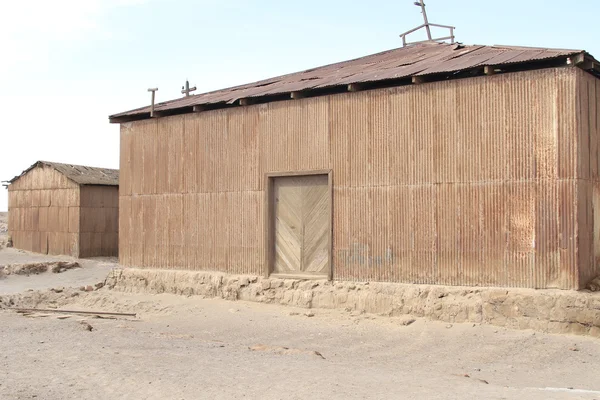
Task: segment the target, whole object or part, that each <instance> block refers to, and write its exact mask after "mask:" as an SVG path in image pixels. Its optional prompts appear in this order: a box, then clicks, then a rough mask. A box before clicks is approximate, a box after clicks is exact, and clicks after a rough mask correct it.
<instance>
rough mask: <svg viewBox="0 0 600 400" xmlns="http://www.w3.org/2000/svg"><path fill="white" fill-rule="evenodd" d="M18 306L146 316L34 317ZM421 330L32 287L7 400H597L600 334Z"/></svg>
mask: <svg viewBox="0 0 600 400" xmlns="http://www.w3.org/2000/svg"><path fill="white" fill-rule="evenodd" d="M7 256H10V257H13V256H15V255H14V254H12V253H6V252H4V251H3V252H0V264H1V263H2V259H3V257H7ZM93 263H97V264H100V263H98V262H96V261H90V265H88V267H89V268H90V269H93V268H94V265H93ZM88 267H86V268H88ZM86 268H83V269H86ZM75 272H76V271H66V272H64V273H62V274H58V275H59V276H60V277H61V279H62V281H61V285H62V286H68V284H69V279H70V278H71V277H72V278H73V283H74V285H72V286H79V284H80V283H81V282H83V280H79V279H78V278H75V275H73V274H74V273H75ZM103 273H104V272H103ZM22 278H23V277H14V276H12V275H11V276H9V277H7V278H6V279H4V281H2V283H1V285H5V286H4V287H5V288H6V287H10V286H12V284H13V282H17V283H18V282H20V280H21V279H22ZM48 279H54V276H51V275H50V274H41V275H36V276H30V277H28V278H27V280H28V282H29V286H30V287H33V286H36V287H50V286H52V285H51V284H50V282H48ZM96 280H97V276H90V277H89V282H87V283H89V284H93V283H95V282H96ZM18 286H19V287H23V286H22V285H21V283H18ZM8 291H10V292H14V290H6V289H5V292H8ZM10 301H13V302H14V304H13V305H12V307H16V306H28V307H30V306H34V305H35V306H38V307H43V308H53V307H59V308H62V309H70V310H95V311H119V312H134V313H136V314H137V316H136V317H128V318H125V317H123V318H119V319H95V318H84V317H81V316H76V315H70V316H69V317H68V318H66V319H59V318H58V315H57V314H52V313H43V314H34V315H32V316H23V315H20V314H17V313H15V312H14V311H12V310H9V309H7V308H6V305H7V304H10V303H9V302H10ZM3 304H4V306H3ZM82 321H85V322H86V324H89V325H90V326H91V327H92V330H91V331H89V330H87V329H86V328H87V325H85V324H82ZM410 321H411V319H410V318H409V317H403V318H397V319H396V318H387V317H378V316H372V315H366V314H362V315H360V314H352V313H347V312H343V311H326V310H316V311H310V312H307V310H304V309H294V308H289V307H281V306H271V305H265V304H257V303H244V302H228V301H225V300H215V299H201V298H198V297H181V296H173V295H131V294H123V293H118V292H113V291H110V290H108V289H106V288H102V289H100V290H97V291H93V292H82V291H80V290H78V289H64V290H62V291H61V290H59V293H56V292H54V291H50V290H36V291H25V292H21V293H20V294H17V295H4V296H0V399H32V398H35V399H51V400H52V399H57V400H58V399H111V400H112V399H115V398H118V399H242V398H247V399H307V398H311V399H330V400H331V399H388V398H394V399H396V398H402V399H465V398H477V399H600V379H599V377H600V375H599V373H598V371H600V341H599V340H597V339H591V338H585V337H576V336H559V335H547V334H541V333H534V332H530V331H511V330H505V329H499V328H495V327H491V326H480V325H473V324H454V325H448V324H445V323H439V322H431V321H427V320H425V319H416V320H415V321H414V322H413V323H410V324H408V322H410Z"/></svg>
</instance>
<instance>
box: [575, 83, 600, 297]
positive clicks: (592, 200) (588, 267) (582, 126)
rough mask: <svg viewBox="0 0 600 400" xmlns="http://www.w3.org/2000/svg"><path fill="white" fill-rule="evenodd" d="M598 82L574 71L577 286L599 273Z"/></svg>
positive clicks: (599, 89)
mask: <svg viewBox="0 0 600 400" xmlns="http://www.w3.org/2000/svg"><path fill="white" fill-rule="evenodd" d="M599 91H600V82H599V81H598V79H596V78H594V77H593V76H591V75H589V74H587V73H585V72H583V71H577V144H578V153H579V154H580V155H581V157H580V162H579V163H578V164H577V178H578V179H577V189H576V190H577V198H576V202H577V222H578V226H577V227H576V232H577V239H576V246H577V252H578V253H577V261H578V269H579V276H578V278H579V286H580V287H583V286H584V285H585V284H587V282H589V281H590V280H592V279H594V278H595V277H597V276H599V275H600V176H599V169H600V168H599V162H600V157H599V156H598V150H599V148H598V140H599V138H598V135H599V134H600V131H599V130H600V127H599V126H598V123H599V121H598V115H599V113H600V92H599Z"/></svg>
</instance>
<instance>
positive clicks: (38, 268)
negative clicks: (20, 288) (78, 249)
mask: <svg viewBox="0 0 600 400" xmlns="http://www.w3.org/2000/svg"><path fill="white" fill-rule="evenodd" d="M74 268H81V265H79V263H78V262H75V261H50V262H38V263H29V264H8V265H5V266H3V267H0V273H1V274H2V275H27V276H29V275H38V274H42V273H44V272H48V271H50V272H52V273H55V274H59V273H61V272H65V271H67V270H70V269H74Z"/></svg>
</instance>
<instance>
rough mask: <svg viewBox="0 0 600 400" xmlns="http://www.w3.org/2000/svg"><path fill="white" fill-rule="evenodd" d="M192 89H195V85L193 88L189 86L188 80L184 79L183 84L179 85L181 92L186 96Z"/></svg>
mask: <svg viewBox="0 0 600 400" xmlns="http://www.w3.org/2000/svg"><path fill="white" fill-rule="evenodd" d="M194 90H196V86H194V87H193V88H191V87H190V82H189V81H188V80H187V79H186V81H185V86H182V87H181V94H185V95H186V96H189V95H190V92H193V91H194Z"/></svg>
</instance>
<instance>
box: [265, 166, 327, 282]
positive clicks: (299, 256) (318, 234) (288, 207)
mask: <svg viewBox="0 0 600 400" xmlns="http://www.w3.org/2000/svg"><path fill="white" fill-rule="evenodd" d="M273 195H274V196H273V199H274V202H275V204H274V207H273V211H274V215H273V216H274V218H275V223H274V224H273V225H274V227H275V257H274V266H273V272H274V273H276V274H287V275H311V276H327V275H328V274H329V246H330V241H329V235H330V232H331V229H330V225H329V223H330V222H329V221H330V217H331V212H330V199H329V186H328V178H327V175H314V176H293V177H281V178H275V180H274V185H273Z"/></svg>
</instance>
